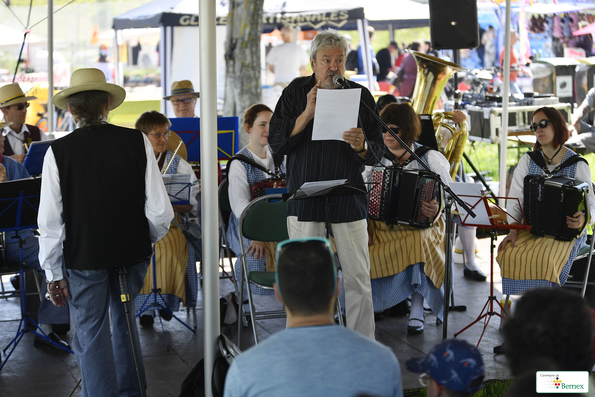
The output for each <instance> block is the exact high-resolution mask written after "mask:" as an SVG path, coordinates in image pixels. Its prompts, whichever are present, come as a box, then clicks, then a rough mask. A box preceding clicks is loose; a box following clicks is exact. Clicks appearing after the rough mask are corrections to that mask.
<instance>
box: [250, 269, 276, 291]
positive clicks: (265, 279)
mask: <svg viewBox="0 0 595 397" xmlns="http://www.w3.org/2000/svg"><path fill="white" fill-rule="evenodd" d="M248 278H249V279H250V281H251V282H253V283H255V284H258V286H259V287H261V288H265V289H269V288H270V289H272V288H273V284H275V272H256V271H255V272H250V274H249V275H248Z"/></svg>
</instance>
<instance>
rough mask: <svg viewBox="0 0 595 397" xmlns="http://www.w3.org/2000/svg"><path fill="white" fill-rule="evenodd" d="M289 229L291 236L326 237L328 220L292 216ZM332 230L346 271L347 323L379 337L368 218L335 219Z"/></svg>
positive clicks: (364, 332) (288, 220) (367, 333)
mask: <svg viewBox="0 0 595 397" xmlns="http://www.w3.org/2000/svg"><path fill="white" fill-rule="evenodd" d="M287 230H288V232H289V237H290V238H302V237H324V222H300V221H298V220H297V216H289V217H287ZM331 230H332V235H333V237H334V239H335V246H336V247H337V254H338V255H339V261H340V262H341V268H342V271H343V283H344V285H345V314H346V317H347V327H348V328H351V329H352V330H354V331H356V332H359V333H360V334H362V335H365V336H367V337H369V338H370V339H375V337H374V327H375V326H374V307H373V305H372V286H371V284H370V252H369V250H368V229H367V223H366V220H365V219H362V220H359V221H355V222H345V223H332V224H331Z"/></svg>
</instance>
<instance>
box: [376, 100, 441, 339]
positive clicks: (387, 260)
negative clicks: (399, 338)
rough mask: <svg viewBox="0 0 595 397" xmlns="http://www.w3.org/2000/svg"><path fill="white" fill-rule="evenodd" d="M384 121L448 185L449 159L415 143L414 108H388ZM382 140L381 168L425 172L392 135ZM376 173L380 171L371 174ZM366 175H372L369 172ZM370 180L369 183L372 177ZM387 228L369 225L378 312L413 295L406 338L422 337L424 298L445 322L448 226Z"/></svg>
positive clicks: (425, 208) (423, 211)
mask: <svg viewBox="0 0 595 397" xmlns="http://www.w3.org/2000/svg"><path fill="white" fill-rule="evenodd" d="M380 117H381V118H382V120H383V121H384V122H385V123H386V124H387V125H388V126H389V127H390V128H391V129H392V130H393V131H395V132H397V135H398V136H399V137H400V138H401V139H403V140H404V141H405V143H406V144H408V145H409V146H410V147H411V149H413V150H414V151H416V153H417V154H418V155H419V153H421V152H424V151H425V153H423V154H421V155H420V157H421V159H422V160H423V161H424V162H425V163H426V164H428V165H429V167H430V169H431V170H432V171H433V172H434V173H436V174H438V175H439V176H440V178H441V179H442V180H443V181H445V182H446V183H448V182H449V181H451V178H450V175H449V163H448V161H447V160H446V158H445V157H444V156H443V155H442V154H441V153H440V152H438V151H436V150H427V151H426V150H422V149H420V148H422V146H421V145H420V144H418V143H416V142H414V141H415V140H416V139H417V137H419V135H420V133H421V123H420V120H419V116H418V115H417V114H416V113H415V111H414V110H413V108H412V107H411V106H410V105H408V104H390V105H388V106H386V107H385V108H384V109H383V110H382V112H381V113H380ZM383 138H384V143H385V145H386V148H385V154H384V158H383V159H382V160H381V164H383V165H385V166H392V165H393V164H394V165H396V166H397V167H403V168H404V169H405V170H421V169H423V168H422V166H421V165H419V164H418V162H417V161H416V160H413V159H412V158H410V157H411V155H410V154H409V152H407V151H406V149H405V148H404V147H402V146H401V145H400V143H399V142H398V141H397V140H396V139H394V137H393V136H392V135H391V134H390V133H388V132H386V131H385V132H384V134H383ZM376 170H378V167H376V168H375V170H374V171H372V172H373V173H374V172H376ZM366 172H367V173H369V170H367V171H366ZM367 179H368V181H370V180H373V179H374V177H371V178H370V177H368V178H367ZM374 188H375V186H374V184H373V185H372V189H374ZM410 194H411V192H410V191H409V190H407V191H406V192H405V195H410ZM372 201H373V198H371V199H370V202H371V206H372V205H373V204H372ZM439 210H440V206H439V203H438V201H437V200H435V199H433V200H431V201H424V202H421V204H420V216H422V217H424V218H425V219H426V220H427V219H428V218H429V219H430V220H434V219H435V218H436V216H437V215H438V213H439ZM371 218H373V216H372V215H371ZM388 223H389V224H387V222H383V221H381V220H374V219H369V223H368V225H369V227H368V232H369V236H370V241H369V246H370V247H369V248H370V276H371V279H372V299H373V303H374V311H375V312H376V313H378V312H382V311H383V310H385V309H388V308H390V307H393V306H395V305H396V304H398V303H400V302H402V301H404V300H405V299H407V298H408V297H409V296H410V297H411V313H410V315H409V324H408V326H407V333H408V334H409V335H415V334H420V333H422V332H423V330H424V312H423V301H424V299H425V300H426V301H427V302H428V304H429V306H430V308H431V309H432V311H433V312H434V313H435V314H436V316H438V318H440V319H442V313H443V307H444V303H443V302H444V300H443V294H442V292H441V290H440V287H441V286H442V281H443V279H444V253H445V249H444V230H445V223H444V220H443V219H442V217H441V216H440V217H438V218H437V219H436V220H435V221H434V222H430V223H431V225H430V227H427V228H417V227H411V226H408V225H401V224H396V225H391V224H390V223H393V222H388Z"/></svg>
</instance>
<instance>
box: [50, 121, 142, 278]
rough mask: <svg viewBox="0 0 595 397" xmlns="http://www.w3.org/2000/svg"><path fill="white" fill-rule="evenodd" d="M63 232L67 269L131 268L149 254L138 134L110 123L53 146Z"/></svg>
mask: <svg viewBox="0 0 595 397" xmlns="http://www.w3.org/2000/svg"><path fill="white" fill-rule="evenodd" d="M52 151H53V152H54V156H55V158H56V164H57V166H58V173H59V176H60V189H61V193H62V204H63V218H64V224H65V227H66V239H65V240H64V259H65V264H66V267H67V268H69V269H79V270H99V269H111V268H115V267H120V266H125V265H132V264H135V263H138V262H141V261H143V260H145V259H147V258H148V257H149V256H150V255H151V239H150V234H149V222H148V220H147V217H146V216H145V170H146V168H147V155H146V152H145V147H144V142H143V136H142V132H140V131H137V130H132V129H129V128H123V127H117V126H114V125H111V124H100V125H94V126H90V127H84V128H79V129H77V130H75V131H73V132H72V133H71V134H69V135H67V136H65V137H64V138H61V139H58V140H56V141H55V142H53V143H52Z"/></svg>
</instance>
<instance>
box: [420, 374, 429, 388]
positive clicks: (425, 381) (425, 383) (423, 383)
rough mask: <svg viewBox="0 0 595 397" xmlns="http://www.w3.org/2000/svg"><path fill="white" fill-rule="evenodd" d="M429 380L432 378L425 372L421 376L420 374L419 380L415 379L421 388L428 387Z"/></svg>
mask: <svg viewBox="0 0 595 397" xmlns="http://www.w3.org/2000/svg"><path fill="white" fill-rule="evenodd" d="M430 379H432V377H431V376H430V375H428V374H427V373H425V372H424V373H423V374H421V375H420V376H419V378H417V380H418V381H419V384H420V385H421V386H422V387H428V384H429V383H430Z"/></svg>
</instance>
